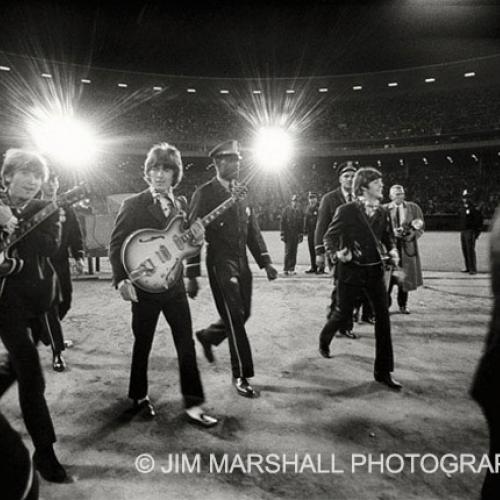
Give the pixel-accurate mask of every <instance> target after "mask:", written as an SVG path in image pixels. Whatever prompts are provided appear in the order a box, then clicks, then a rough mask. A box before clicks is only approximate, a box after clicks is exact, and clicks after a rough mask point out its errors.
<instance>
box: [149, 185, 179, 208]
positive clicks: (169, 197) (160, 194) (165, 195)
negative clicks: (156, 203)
mask: <svg viewBox="0 0 500 500" xmlns="http://www.w3.org/2000/svg"><path fill="white" fill-rule="evenodd" d="M149 191H150V192H151V195H152V196H153V199H154V200H159V199H161V198H166V199H167V200H169V201H171V202H172V204H174V201H175V197H174V191H173V189H172V188H170V189H169V190H168V191H167V192H166V193H164V192H161V191H157V190H156V189H155V188H154V187H153V186H149Z"/></svg>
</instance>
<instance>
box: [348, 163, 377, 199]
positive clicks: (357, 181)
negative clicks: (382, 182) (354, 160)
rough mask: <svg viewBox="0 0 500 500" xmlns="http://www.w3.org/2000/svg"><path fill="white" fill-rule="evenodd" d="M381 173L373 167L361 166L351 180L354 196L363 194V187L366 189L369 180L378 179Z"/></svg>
mask: <svg viewBox="0 0 500 500" xmlns="http://www.w3.org/2000/svg"><path fill="white" fill-rule="evenodd" d="M381 177H382V173H381V172H380V171H378V170H377V169H376V168H373V167H363V168H360V169H359V170H358V171H357V172H356V174H355V175H354V180H353V192H354V194H355V195H356V196H361V195H362V194H363V189H362V188H366V189H368V184H370V182H372V181H375V180H377V179H380V178H381Z"/></svg>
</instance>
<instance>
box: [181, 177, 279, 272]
mask: <svg viewBox="0 0 500 500" xmlns="http://www.w3.org/2000/svg"><path fill="white" fill-rule="evenodd" d="M229 196H230V194H229V193H228V192H227V191H226V189H224V186H222V184H221V183H220V182H219V181H218V180H217V177H214V178H213V179H212V180H211V181H209V182H207V183H205V184H203V185H202V186H200V187H199V188H198V189H197V190H196V191H195V192H194V194H193V197H192V199H191V205H190V214H189V219H190V221H191V222H192V221H194V220H195V219H197V218H202V217H204V216H205V215H207V214H208V213H209V212H211V211H212V210H213V209H214V208H216V207H217V206H219V205H220V204H221V203H222V202H223V201H224V200H227V199H228V198H229ZM205 240H206V242H207V258H209V259H212V260H213V261H215V262H220V261H235V262H236V263H238V262H247V251H246V247H247V246H248V248H249V249H250V252H251V253H252V255H253V257H254V259H255V260H256V262H257V264H258V265H259V267H261V268H263V267H265V266H266V265H267V264H270V263H271V258H270V256H269V253H268V251H267V247H266V244H265V242H264V238H262V234H261V232H260V228H259V225H258V223H257V218H256V216H255V214H254V211H253V209H252V208H251V207H250V205H249V204H248V201H247V199H244V200H240V201H238V202H236V203H235V204H234V205H233V206H232V207H231V208H230V209H228V210H227V211H226V212H224V213H223V214H222V215H221V216H219V217H218V218H217V219H215V220H214V221H213V222H212V223H210V224H209V225H208V226H207V227H206V231H205ZM186 275H187V277H188V278H196V277H198V276H200V255H199V254H198V255H197V256H195V257H193V258H191V259H189V260H188V262H187V265H186Z"/></svg>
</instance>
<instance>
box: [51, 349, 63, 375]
mask: <svg viewBox="0 0 500 500" xmlns="http://www.w3.org/2000/svg"><path fill="white" fill-rule="evenodd" d="M52 368H53V369H54V371H56V372H63V371H64V370H66V362H65V361H64V358H63V357H62V354H61V353H59V354H54V357H53V358H52Z"/></svg>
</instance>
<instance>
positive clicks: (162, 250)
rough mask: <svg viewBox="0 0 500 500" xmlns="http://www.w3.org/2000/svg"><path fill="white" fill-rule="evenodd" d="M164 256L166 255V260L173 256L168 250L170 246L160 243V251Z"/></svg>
mask: <svg viewBox="0 0 500 500" xmlns="http://www.w3.org/2000/svg"><path fill="white" fill-rule="evenodd" d="M159 253H161V255H163V257H165V260H170V259H171V258H172V255H171V253H170V252H169V251H168V248H167V247H166V246H165V245H160V252H159Z"/></svg>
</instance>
